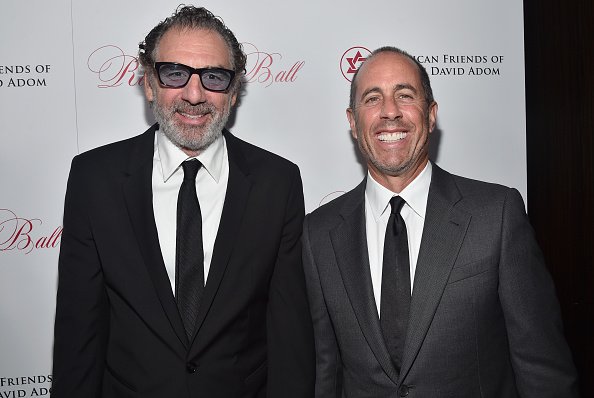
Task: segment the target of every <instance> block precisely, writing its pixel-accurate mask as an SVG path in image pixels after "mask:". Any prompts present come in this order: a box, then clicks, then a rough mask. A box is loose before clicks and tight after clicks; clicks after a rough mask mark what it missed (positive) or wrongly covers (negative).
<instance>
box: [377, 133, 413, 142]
mask: <svg viewBox="0 0 594 398" xmlns="http://www.w3.org/2000/svg"><path fill="white" fill-rule="evenodd" d="M406 135H407V133H406V132H404V131H399V132H396V133H381V134H379V135H378V136H377V138H378V139H379V140H380V141H382V142H396V141H401V140H403V139H405V138H406Z"/></svg>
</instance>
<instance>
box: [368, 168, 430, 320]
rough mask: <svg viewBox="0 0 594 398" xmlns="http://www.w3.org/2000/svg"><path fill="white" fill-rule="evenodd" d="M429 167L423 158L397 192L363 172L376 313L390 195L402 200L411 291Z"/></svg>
mask: <svg viewBox="0 0 594 398" xmlns="http://www.w3.org/2000/svg"><path fill="white" fill-rule="evenodd" d="M431 171H432V166H431V162H427V166H426V167H425V168H424V169H423V171H422V172H421V174H419V175H418V176H417V177H416V178H415V179H414V180H413V181H412V182H411V183H410V184H409V185H408V186H407V187H406V188H404V190H403V191H402V192H399V193H398V192H392V191H390V190H389V189H387V188H385V187H384V186H383V185H381V184H379V183H378V182H377V181H375V180H374V179H373V177H371V174H369V172H368V173H367V185H366V187H365V228H366V233H367V250H368V252H369V267H370V271H371V283H372V285H373V294H374V296H375V305H376V306H377V313H378V314H380V313H381V312H380V302H381V297H382V264H383V257H384V239H385V235H386V226H387V225H388V219H389V218H390V199H391V198H392V197H393V196H397V195H399V196H401V197H402V198H403V199H404V200H405V201H406V203H405V204H404V206H403V207H402V210H401V211H400V214H401V215H402V218H403V219H404V223H405V224H406V233H407V236H408V256H409V260H410V279H411V281H410V287H411V294H412V290H413V289H414V286H413V283H414V280H415V270H416V267H417V258H418V257H419V249H420V247H421V238H422V236H423V224H424V223H425V211H426V210H427V198H428V197H429V185H430V183H431Z"/></svg>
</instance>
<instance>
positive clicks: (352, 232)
mask: <svg viewBox="0 0 594 398" xmlns="http://www.w3.org/2000/svg"><path fill="white" fill-rule="evenodd" d="M352 195H353V199H352V200H350V201H349V202H347V203H346V204H345V206H344V208H343V211H342V212H341V215H342V217H343V218H344V221H343V222H342V223H341V224H339V225H338V226H337V227H336V228H335V229H334V230H332V231H330V238H331V241H332V246H333V249H334V253H335V256H336V261H337V263H338V268H339V270H340V274H341V277H342V280H343V282H344V286H345V289H346V291H347V295H348V297H349V301H350V305H351V306H352V307H353V310H354V312H355V315H356V317H357V321H358V323H359V327H360V328H361V331H362V332H363V335H364V336H365V339H366V340H367V343H368V344H369V346H370V348H371V350H372V351H373V353H374V355H375V357H376V359H377V360H378V362H379V363H380V365H381V367H382V368H383V369H384V372H386V374H387V375H388V377H390V379H392V381H394V383H396V382H397V379H398V376H397V374H396V369H395V368H394V365H393V364H392V361H391V359H390V354H389V353H388V349H387V348H386V345H385V342H384V339H383V335H382V332H381V327H380V322H379V315H378V313H377V307H376V305H375V299H374V294H373V286H372V283H371V271H370V269H369V255H368V251H367V238H366V233H365V231H366V227H365V200H364V198H365V180H364V181H363V182H362V183H361V184H359V186H358V187H357V188H356V189H355V191H353V192H352ZM345 305H349V303H345Z"/></svg>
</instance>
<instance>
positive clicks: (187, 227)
mask: <svg viewBox="0 0 594 398" xmlns="http://www.w3.org/2000/svg"><path fill="white" fill-rule="evenodd" d="M201 166H202V164H201V163H200V162H199V161H198V160H197V159H191V160H188V161H185V162H183V163H182V168H183V169H184V181H183V182H182V184H181V187H180V189H179V195H178V197H177V233H176V246H175V298H176V301H177V307H178V309H179V313H180V315H181V317H182V320H183V322H184V327H185V329H186V334H187V335H188V339H190V340H192V336H193V334H194V328H195V324H196V316H197V314H198V307H199V305H200V297H201V296H202V291H203V290H204V252H203V249H202V216H201V214H200V205H199V203H198V197H197V195H196V175H197V174H198V170H199V169H200V167H201Z"/></svg>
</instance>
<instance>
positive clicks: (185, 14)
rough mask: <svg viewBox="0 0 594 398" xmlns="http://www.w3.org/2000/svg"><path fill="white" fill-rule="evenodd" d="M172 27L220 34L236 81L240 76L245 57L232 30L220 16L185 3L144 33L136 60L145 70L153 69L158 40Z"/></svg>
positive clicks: (243, 70) (242, 71)
mask: <svg viewBox="0 0 594 398" xmlns="http://www.w3.org/2000/svg"><path fill="white" fill-rule="evenodd" d="M173 28H176V29H205V30H211V31H213V32H216V33H218V34H219V35H221V37H222V38H223V40H224V41H225V43H227V46H228V47H229V52H230V56H231V63H232V65H231V66H232V68H233V70H234V71H235V72H236V81H239V79H238V78H237V76H241V75H242V74H243V73H244V72H245V63H246V59H247V57H246V55H245V53H244V52H243V48H242V46H241V44H240V43H239V42H238V41H237V38H236V37H235V35H234V34H233V32H232V31H231V30H230V29H229V28H228V27H227V26H226V25H225V23H224V22H223V20H222V19H221V18H220V17H217V16H215V15H214V14H213V13H212V12H210V11H208V10H207V9H206V8H204V7H194V6H186V5H180V6H179V7H178V8H177V10H176V11H175V12H174V13H173V15H172V16H170V17H168V18H165V19H164V20H163V21H161V22H160V23H159V24H158V25H157V26H155V27H154V28H153V29H152V30H151V31H150V32H149V34H148V35H146V37H145V38H144V41H142V42H141V43H140V44H139V46H138V47H139V51H138V60H139V61H140V64H141V65H142V66H143V67H144V69H145V71H148V70H152V69H153V65H154V63H155V57H156V52H157V49H158V46H159V41H160V40H161V38H162V37H163V35H164V34H165V33H166V32H168V31H169V30H170V29H173Z"/></svg>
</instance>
